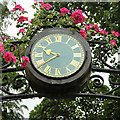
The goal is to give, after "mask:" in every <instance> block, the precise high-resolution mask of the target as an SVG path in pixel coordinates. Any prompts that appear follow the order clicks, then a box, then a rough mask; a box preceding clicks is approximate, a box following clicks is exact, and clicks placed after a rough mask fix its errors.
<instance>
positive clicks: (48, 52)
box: [43, 49, 57, 55]
mask: <svg viewBox="0 0 120 120" xmlns="http://www.w3.org/2000/svg"><path fill="white" fill-rule="evenodd" d="M43 51H44V52H45V53H46V54H47V55H50V54H53V55H56V54H57V53H55V52H52V50H51V49H47V50H43Z"/></svg>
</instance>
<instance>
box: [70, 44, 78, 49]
mask: <svg viewBox="0 0 120 120" xmlns="http://www.w3.org/2000/svg"><path fill="white" fill-rule="evenodd" d="M77 47H79V45H78V44H75V45H74V46H72V47H71V48H72V49H75V48H77Z"/></svg>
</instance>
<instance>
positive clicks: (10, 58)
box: [3, 51, 17, 63]
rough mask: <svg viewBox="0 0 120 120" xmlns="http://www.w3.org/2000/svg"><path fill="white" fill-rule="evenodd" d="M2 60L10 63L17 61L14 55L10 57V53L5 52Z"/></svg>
mask: <svg viewBox="0 0 120 120" xmlns="http://www.w3.org/2000/svg"><path fill="white" fill-rule="evenodd" d="M3 58H4V59H5V60H6V62H7V63H8V62H11V61H13V62H14V63H15V62H17V59H16V57H15V56H14V55H12V52H8V51H7V52H6V53H5V54H4V55H3Z"/></svg>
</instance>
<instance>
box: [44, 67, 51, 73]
mask: <svg viewBox="0 0 120 120" xmlns="http://www.w3.org/2000/svg"><path fill="white" fill-rule="evenodd" d="M44 72H46V73H47V74H51V67H50V66H49V65H47V66H46V68H45V69H44Z"/></svg>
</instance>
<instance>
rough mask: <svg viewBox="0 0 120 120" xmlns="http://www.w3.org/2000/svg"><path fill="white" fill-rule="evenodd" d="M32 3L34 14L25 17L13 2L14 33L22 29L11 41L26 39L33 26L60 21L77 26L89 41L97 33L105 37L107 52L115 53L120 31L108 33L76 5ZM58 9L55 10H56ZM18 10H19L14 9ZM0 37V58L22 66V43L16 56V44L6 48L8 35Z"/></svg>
mask: <svg viewBox="0 0 120 120" xmlns="http://www.w3.org/2000/svg"><path fill="white" fill-rule="evenodd" d="M34 1H35V3H34V4H33V5H32V7H33V9H35V10H36V13H35V14H34V18H32V19H29V18H27V17H25V16H24V15H23V14H24V13H27V12H26V11H25V10H24V8H22V7H21V6H20V4H15V7H14V8H13V9H12V10H11V14H12V15H13V16H14V15H15V13H16V14H17V17H16V18H15V19H14V20H15V21H17V25H16V27H17V28H19V32H18V33H17V35H19V34H20V33H22V37H21V39H18V38H16V39H15V40H14V41H21V40H22V41H26V40H30V39H31V37H32V36H34V34H36V32H37V30H39V29H40V27H41V26H42V25H49V24H50V25H53V24H55V23H58V25H57V27H63V26H62V25H61V23H62V24H68V25H72V26H77V27H78V28H80V31H78V30H76V29H74V30H76V31H77V32H78V33H79V34H80V35H81V36H82V37H84V38H85V39H86V40H89V41H92V39H93V40H94V38H95V37H96V36H97V37H98V36H99V38H101V39H100V42H102V41H106V42H107V45H106V46H108V47H110V48H112V49H111V53H109V54H111V55H112V53H115V51H116V48H114V47H118V45H117V43H119V42H120V41H119V39H118V37H119V36H120V33H118V32H116V31H114V30H112V31H111V33H108V32H107V31H106V29H101V28H100V25H99V24H96V23H94V22H92V21H90V20H89V19H88V18H85V14H84V11H82V10H80V9H76V10H73V9H69V8H66V7H62V8H56V9H55V8H53V6H55V4H54V3H53V5H50V4H49V3H44V2H42V0H34ZM58 9H59V10H58ZM18 10H19V13H17V11H18ZM1 40H3V43H4V44H2V42H0V55H1V56H3V59H4V60H5V62H6V63H8V62H13V63H16V65H17V66H19V65H20V66H22V67H26V66H27V63H29V62H30V61H29V58H28V57H24V54H25V49H26V46H27V45H28V43H26V45H24V46H23V45H21V47H20V50H19V51H20V56H21V57H22V58H21V60H22V61H19V60H18V57H19V56H18V49H17V46H16V45H15V46H14V51H12V52H11V51H9V50H8V48H7V46H6V45H5V41H7V40H8V41H10V42H12V41H11V40H9V39H8V38H6V37H4V36H2V37H1Z"/></svg>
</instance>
